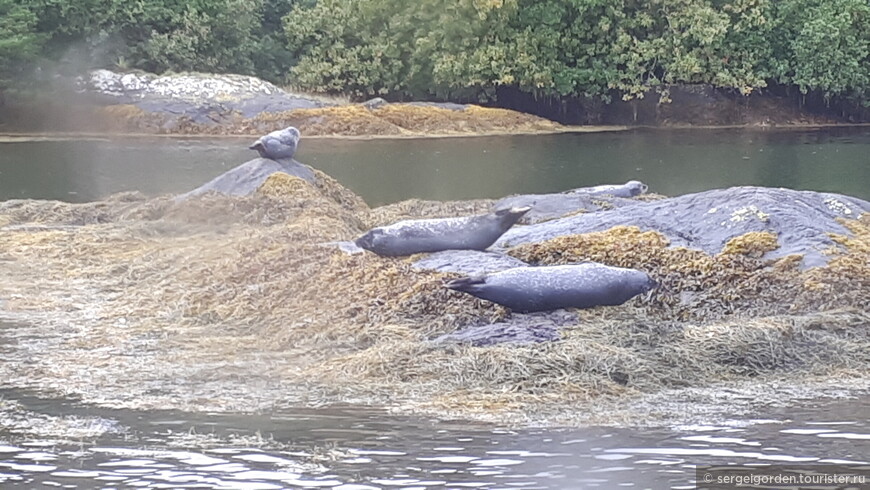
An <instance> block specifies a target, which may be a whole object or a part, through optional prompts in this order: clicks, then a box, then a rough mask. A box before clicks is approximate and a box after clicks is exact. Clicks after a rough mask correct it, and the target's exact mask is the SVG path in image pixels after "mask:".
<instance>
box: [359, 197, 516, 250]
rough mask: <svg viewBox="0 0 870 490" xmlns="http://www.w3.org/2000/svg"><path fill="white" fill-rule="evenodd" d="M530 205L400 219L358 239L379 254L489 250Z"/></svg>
mask: <svg viewBox="0 0 870 490" xmlns="http://www.w3.org/2000/svg"><path fill="white" fill-rule="evenodd" d="M529 209H530V208H529V207H522V208H510V209H500V210H498V211H495V212H493V213H489V214H479V215H475V216H466V217H462V218H440V219H415V220H408V221H399V222H398V223H393V224H392V225H389V226H383V227H378V228H372V229H371V230H369V231H368V232H366V234H364V235H363V236H361V237H359V238H357V239H356V241H355V242H354V243H356V245H357V246H359V247H362V248H364V249H366V250H369V251H371V252H374V253H376V254H378V255H386V256H391V257H395V256H401V255H413V254H416V253H423V252H440V251H442V250H485V249H486V248H487V247H489V246H490V245H492V244H493V243H495V241H496V240H498V238H499V237H500V236H502V234H504V232H506V231H507V230H508V229H509V228H510V227H511V226H513V225H514V223H516V222H517V221H518V220H519V219H520V218H522V217H523V215H524V214H526V213H527V212H528V211H529Z"/></svg>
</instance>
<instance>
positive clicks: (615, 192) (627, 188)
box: [566, 180, 649, 197]
mask: <svg viewBox="0 0 870 490" xmlns="http://www.w3.org/2000/svg"><path fill="white" fill-rule="evenodd" d="M648 189H649V186H647V185H646V184H644V183H643V182H641V181H639V180H629V181H628V182H626V183H624V184H608V185H596V186H594V187H580V188H579V189H571V190H570V191H566V193H567V194H588V195H592V196H597V195H611V196H613V197H635V196H639V195H641V194H643V193H644V192H646V191H647V190H648Z"/></svg>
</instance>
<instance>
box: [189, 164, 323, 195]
mask: <svg viewBox="0 0 870 490" xmlns="http://www.w3.org/2000/svg"><path fill="white" fill-rule="evenodd" d="M275 172H284V173H285V174H288V175H292V176H293V177H299V178H300V179H303V180H305V181H306V182H308V183H310V184H312V185H313V184H315V183H316V181H317V177H316V176H315V175H314V170H312V169H311V167H309V166H308V165H303V164H301V163H299V162H297V161H296V160H293V159H290V160H271V159H269V158H255V159H253V160H249V161H247V162H245V163H243V164H241V165H239V166H238V167H236V168H234V169H232V170H229V171H227V172H224V173H223V174H221V175H218V176H217V177H215V178H214V179H212V180H211V181H209V182H206V183H205V184H203V185H201V186H199V187H197V188H196V189H194V190H192V191H190V192H187V193H185V194H182V195H180V196H178V197H177V199H178V200H184V199H188V198H190V197H194V196H198V195H200V194H205V193H206V192H216V193H218V194H225V195H228V196H248V195H251V194H253V193H254V191H256V190H257V189H259V188H260V186H262V185H263V183H264V182H266V179H268V178H269V176H270V175H272V174H274V173H275Z"/></svg>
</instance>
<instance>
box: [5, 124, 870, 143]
mask: <svg viewBox="0 0 870 490" xmlns="http://www.w3.org/2000/svg"><path fill="white" fill-rule="evenodd" d="M850 128H854V129H860V128H870V123H849V124H846V123H843V124H794V125H771V126H758V125H727V126H693V125H673V126H646V125H639V126H566V127H565V128H564V129H559V130H547V131H526V132H523V133H514V132H510V131H489V132H481V133H461V134H449V133H431V134H394V135H384V134H370V135H342V134H330V135H316V134H315V135H305V139H317V140H353V141H366V140H419V139H450V138H488V137H501V136H552V135H559V134H584V133H608V132H624V131H635V130H643V131H661V132H667V131H717V130H727V131H732V130H747V131H756V132H789V131H822V130H826V129H850ZM257 136H259V135H258V134H253V133H252V134H205V133H199V134H193V133H192V134H178V133H172V134H169V133H144V132H114V131H112V132H97V131H45V132H37V131H21V132H16V131H0V143H20V142H27V141H72V140H92V141H110V140H112V139H124V138H130V139H202V140H211V139H223V140H226V139H245V140H247V139H250V138H251V137H257Z"/></svg>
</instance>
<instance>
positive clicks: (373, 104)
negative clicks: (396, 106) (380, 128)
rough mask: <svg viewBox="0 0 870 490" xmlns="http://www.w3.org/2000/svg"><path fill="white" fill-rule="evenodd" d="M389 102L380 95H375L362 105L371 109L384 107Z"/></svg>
mask: <svg viewBox="0 0 870 490" xmlns="http://www.w3.org/2000/svg"><path fill="white" fill-rule="evenodd" d="M387 104H389V102H387V101H386V100H384V99H382V98H380V97H375V98H374V99H369V100H367V101H365V102H363V103H362V104H361V105H362V106H363V107H365V108H366V109H368V110H370V111H371V110H374V109H378V108H380V107H383V106H385V105H387Z"/></svg>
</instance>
